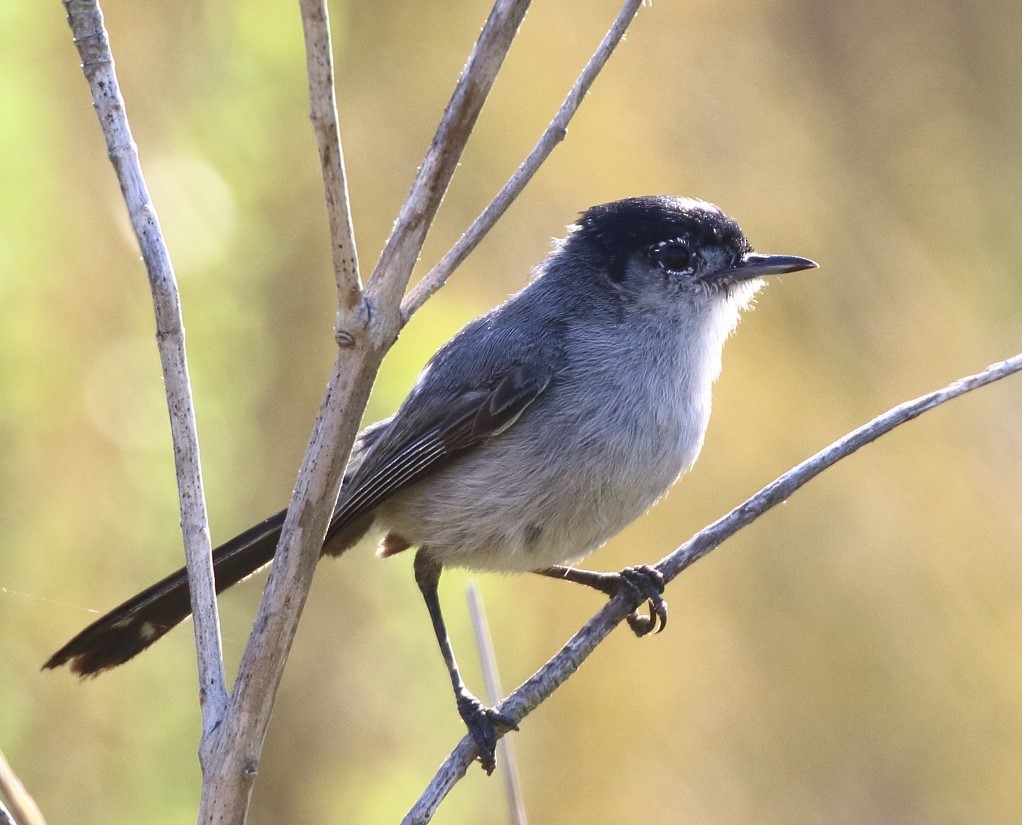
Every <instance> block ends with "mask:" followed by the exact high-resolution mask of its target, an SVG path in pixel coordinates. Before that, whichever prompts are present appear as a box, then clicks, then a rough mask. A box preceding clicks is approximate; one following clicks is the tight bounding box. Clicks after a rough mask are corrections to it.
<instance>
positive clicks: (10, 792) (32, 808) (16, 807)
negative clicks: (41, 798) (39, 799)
mask: <svg viewBox="0 0 1022 825" xmlns="http://www.w3.org/2000/svg"><path fill="white" fill-rule="evenodd" d="M0 794H3V795H4V797H6V798H7V801H8V803H10V806H11V810H10V811H9V812H8V815H9V816H10V818H11V819H12V820H13V821H14V822H16V823H17V825H46V820H45V819H44V818H43V812H42V811H40V810H39V806H38V805H36V804H35V800H34V799H33V798H32V795H31V794H30V793H29V792H28V791H27V790H25V786H24V785H23V784H22V783H21V780H20V779H18V775H17V774H16V773H15V772H14V770H13V769H12V768H11V766H10V765H9V764H8V763H7V760H6V759H5V758H4V755H3V754H2V753H0ZM0 807H2V806H0Z"/></svg>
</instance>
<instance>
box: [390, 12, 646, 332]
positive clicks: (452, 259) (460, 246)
mask: <svg viewBox="0 0 1022 825" xmlns="http://www.w3.org/2000/svg"><path fill="white" fill-rule="evenodd" d="M641 5H642V0H625V4H624V6H622V8H621V11H620V12H619V13H618V16H617V19H616V20H615V21H614V23H613V25H612V26H611V27H610V30H609V31H608V32H607V34H606V35H605V36H604V38H603V40H602V41H601V42H600V45H599V47H598V48H597V49H596V52H595V53H594V54H593V56H592V57H591V58H590V59H589V62H588V63H587V64H586V66H585V68H584V69H583V70H582V73H581V74H580V75H579V76H578V79H577V80H576V81H575V85H574V86H572V87H571V91H570V92H568V96H567V97H566V98H565V99H564V102H563V103H562V104H561V108H560V109H558V111H557V114H556V115H554V119H553V120H552V121H550V125H549V126H547V128H546V131H545V132H543V134H542V136H541V137H540V139H539V141H538V142H537V143H536V146H535V147H534V148H533V150H532V152H530V153H529V156H528V157H527V158H526V159H525V160H524V161H523V162H522V165H521V166H519V167H518V169H517V170H516V171H515V173H514V174H513V175H512V176H511V178H510V180H508V182H507V183H506V184H504V188H503V189H501V190H500V192H498V193H497V196H496V197H495V198H494V199H493V201H491V203H490V205H489V206H487V207H486V209H484V210H483V212H482V214H480V215H479V217H478V218H476V219H475V220H474V221H473V222H472V225H471V226H470V227H469V228H468V229H467V230H465V233H464V234H463V235H462V236H461V238H460V239H459V240H458V242H457V243H456V244H455V245H454V246H453V247H451V249H450V250H449V251H448V252H447V254H446V255H444V257H443V258H441V259H440V261H439V262H438V263H437V265H436V266H434V267H433V268H432V269H431V270H430V271H429V273H427V274H426V276H425V277H423V278H422V280H421V281H419V282H418V283H417V284H416V285H415V287H414V288H413V289H412V290H411V292H409V293H408V295H406V296H405V299H404V301H402V302H401V316H402V318H403V319H404V321H405V322H407V321H408V319H409V318H411V317H412V315H414V314H415V312H416V311H417V310H418V309H419V308H420V307H421V306H422V305H423V304H424V303H425V302H426V300H427V299H428V298H429V297H430V296H431V295H432V294H433V293H434V292H436V291H437V290H438V289H440V287H442V286H443V285H444V284H445V283H446V281H447V279H448V278H449V277H450V276H451V273H453V272H454V270H455V269H457V268H458V267H459V266H460V265H461V262H462V261H464V260H465V258H467V257H468V256H469V254H470V253H471V252H472V250H473V249H475V248H476V246H478V245H479V242H480V241H481V240H482V239H483V238H484V237H485V236H486V233H487V232H489V231H490V229H492V228H493V225H494V224H495V223H496V222H497V221H498V220H500V218H501V216H502V215H503V214H504V213H505V212H506V211H507V209H508V207H509V206H510V205H511V204H512V203H513V202H514V200H515V198H517V197H518V196H519V195H520V194H521V193H522V190H523V189H525V187H526V185H527V184H528V183H529V181H530V180H532V178H533V176H534V175H535V174H536V172H537V171H539V168H540V166H542V165H543V163H544V162H545V161H546V159H547V158H548V157H549V156H550V153H551V152H553V150H554V148H555V147H556V146H557V144H559V143H560V142H561V141H562V140H564V138H565V137H566V136H567V134H568V124H569V123H570V122H571V119H572V118H573V117H574V116H575V112H577V111H578V107H579V106H581V105H582V101H583V100H584V99H585V96H586V95H587V94H588V93H589V88H590V87H591V86H592V85H593V81H595V80H596V77H597V75H599V73H600V72H601V71H603V67H604V66H605V65H606V63H607V61H608V60H609V59H610V56H611V55H612V54H613V53H614V49H615V48H617V45H618V43H620V42H621V39H622V38H623V37H624V35H625V32H626V31H627V29H628V26H629V24H630V23H631V22H632V20H633V19H634V18H635V15H636V13H637V12H638V10H639V6H641Z"/></svg>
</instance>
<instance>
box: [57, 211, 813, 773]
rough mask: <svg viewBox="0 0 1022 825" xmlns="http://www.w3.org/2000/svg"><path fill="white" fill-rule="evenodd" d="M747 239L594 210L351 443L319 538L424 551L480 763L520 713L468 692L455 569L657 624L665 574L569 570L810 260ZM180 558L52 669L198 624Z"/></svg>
mask: <svg viewBox="0 0 1022 825" xmlns="http://www.w3.org/2000/svg"><path fill="white" fill-rule="evenodd" d="M816 266H817V264H816V263H815V262H814V261H812V260H810V259H808V258H801V257H797V256H791V255H767V254H760V253H757V252H755V251H754V250H753V248H752V246H751V245H750V243H749V241H748V240H747V239H746V237H745V234H744V233H743V231H742V229H741V227H740V226H739V225H738V223H737V222H736V221H735V220H734V219H732V218H730V217H729V216H727V215H726V214H725V213H724V212H723V211H721V209H720V208H719V207H717V206H714V205H713V204H710V203H708V202H706V201H702V200H696V199H692V198H681V197H673V196H669V195H652V196H643V197H632V198H625V199H623V200H617V201H613V202H610V203H604V204H600V205H597V206H593V207H591V208H589V209H586V210H585V211H583V212H582V213H580V214H579V216H578V218H577V219H576V221H575V222H574V223H573V224H571V225H570V226H569V227H568V231H567V234H566V236H565V237H564V238H562V239H560V240H556V241H554V244H553V248H552V251H551V252H550V254H549V255H548V256H547V258H546V259H545V260H544V261H543V262H542V263H540V264H539V265H538V266H537V267H536V269H535V270H534V273H533V277H532V279H531V280H530V282H529V283H528V285H527V286H525V287H524V289H522V290H520V291H519V292H517V293H516V294H514V295H512V296H511V297H509V298H508V299H507V300H506V301H504V302H503V303H502V304H500V305H499V306H497V307H496V308H494V309H492V310H490V311H489V312H486V313H485V314H483V315H482V316H480V317H479V318H477V319H475V320H474V321H471V322H470V323H468V324H467V325H466V326H465V327H464V328H463V329H462V330H461V331H460V332H458V333H457V334H456V335H455V336H454V337H453V338H451V339H450V340H449V341H448V342H447V343H446V344H444V345H443V346H442V347H440V349H439V350H438V351H437V352H436V354H435V355H434V356H433V357H432V358H431V359H430V360H429V362H428V363H427V364H426V366H425V367H424V368H423V370H422V372H421V373H420V375H419V377H418V379H417V381H416V383H415V385H414V387H413V388H412V390H411V391H410V393H409V395H408V396H407V398H406V399H405V401H404V402H403V403H402V404H401V405H400V407H399V408H398V410H397V411H396V412H395V413H394V415H392V416H391V417H389V418H386V419H384V420H382V421H379V422H377V423H375V424H372V425H371V426H369V427H367V428H366V429H364V430H363V431H362V432H361V433H360V434H359V435H358V437H357V439H356V441H355V444H354V447H353V449H352V452H351V456H350V459H349V462H348V466H347V468H346V470H345V474H344V480H343V483H342V487H341V492H340V495H339V498H338V501H337V505H336V508H335V510H334V513H333V515H332V518H331V521H330V524H329V528H328V530H327V533H326V538H325V541H324V544H323V549H322V555H323V556H340V555H342V554H343V553H344V552H346V551H347V550H348V549H350V548H351V547H353V546H354V545H356V544H359V543H360V542H362V541H363V539H365V538H367V537H369V536H372V537H374V538H376V539H377V540H378V542H379V550H378V552H379V555H380V556H382V557H390V556H394V555H397V554H399V553H402V552H403V551H405V550H407V549H409V548H413V547H414V548H416V551H415V556H414V561H413V570H414V576H415V581H416V583H417V585H418V587H419V589H420V591H421V593H422V596H423V598H424V600H425V603H426V607H427V609H428V612H429V615H430V619H431V621H432V624H433V628H434V631H435V634H436V637H437V640H438V643H439V645H440V649H441V654H442V656H443V659H444V662H445V664H446V666H447V669H448V672H449V675H450V678H451V683H452V686H453V689H454V693H455V699H456V705H457V709H458V712H459V715H460V716H461V718H462V720H463V721H464V723H465V725H466V727H467V729H468V732H469V733H470V735H471V737H472V739H473V741H474V742H475V745H476V750H477V752H478V757H479V760H480V762H481V763H482V766H483V768H484V769H485V770H486V772H487V773H490V772H492V770H493V768H494V764H495V758H494V752H495V747H496V742H497V739H498V737H499V735H501V734H502V733H503V732H504V731H506V730H508V729H511V728H515V720H514V719H512V718H510V717H508V716H505V715H503V714H501V713H499V712H498V711H497V710H496V709H495V708H490V707H487V706H485V705H484V704H483V703H482V702H481V701H480V700H479V699H477V698H476V697H475V696H474V695H473V694H472V693H471V692H470V691H469V690H468V688H467V687H466V685H465V683H464V681H463V679H462V677H461V675H460V672H459V669H458V666H457V662H456V660H455V657H454V651H453V649H452V647H451V643H450V639H449V638H448V635H447V631H446V627H445V624H444V619H443V615H442V612H441V609H440V601H439V596H438V591H437V587H438V583H439V580H440V574H441V571H442V570H443V568H445V567H463V568H468V569H470V570H476V571H498V572H535V573H540V574H542V575H545V576H550V577H554V578H559V579H564V580H567V581H573V582H577V583H580V584H584V585H587V586H589V587H592V588H595V589H597V590H599V591H601V592H603V593H605V594H607V595H608V596H614V595H616V594H618V593H622V592H623V593H625V594H626V595H627V596H628V597H629V599H630V600H631V603H632V604H635V605H637V606H639V607H641V606H642V605H644V604H647V605H648V611H647V612H648V615H645V614H644V613H642V612H640V610H639V608H638V607H637V608H636V611H635V612H633V613H632V614H631V615H630V616H629V617H628V623H629V625H630V626H631V628H632V630H633V631H634V632H635V633H636V635H639V636H642V635H645V634H646V633H649V632H651V631H653V630H656V631H660V630H663V628H664V626H665V625H666V622H667V603H666V601H665V600H664V599H663V596H662V592H663V587H664V584H663V578H662V576H661V575H660V574H659V573H658V572H657V571H656V570H655V568H653V567H650V566H646V565H638V566H635V567H629V568H625V569H624V570H622V571H620V572H618V573H598V572H594V571H589V570H584V569H581V568H578V567H575V566H574V565H575V563H576V562H578V561H580V560H581V559H582V558H584V557H585V556H587V555H589V554H590V553H591V552H592V551H594V550H596V549H597V548H598V547H600V546H601V545H602V544H604V543H605V542H606V541H607V540H608V539H609V538H611V537H612V536H614V535H615V534H617V533H618V532H620V531H621V530H622V529H624V528H625V527H626V526H627V525H628V524H630V523H631V522H632V521H634V520H635V519H637V518H638V517H639V516H641V515H642V514H643V513H644V512H645V511H646V510H647V509H649V507H651V506H652V505H653V504H654V503H655V502H656V501H657V500H658V499H659V498H660V497H661V496H662V495H663V494H664V493H665V492H666V491H667V490H668V489H669V488H670V487H671V485H673V484H674V482H675V481H676V480H677V479H678V478H679V477H680V476H681V475H682V474H683V473H684V472H685V471H686V470H688V469H689V468H690V467H691V466H692V465H693V463H694V462H695V460H696V458H697V457H698V455H699V452H700V449H701V447H702V444H703V440H704V435H705V432H706V428H707V424H708V421H709V417H710V406H711V404H710V402H711V388H712V385H713V383H714V381H715V380H716V379H717V377H718V376H719V374H720V370H721V358H722V351H723V347H724V343H725V341H726V339H727V338H728V337H729V336H730V335H731V333H732V332H733V331H734V329H735V327H736V325H737V323H738V320H739V317H740V315H741V313H742V311H743V310H745V309H746V308H747V307H749V305H750V304H751V303H752V301H753V298H754V296H755V295H756V293H757V292H758V291H759V290H760V288H761V287H762V286H763V283H764V282H763V278H764V277H766V276H771V275H779V274H784V273H790V272H796V271H799V270H806V269H812V268H815V267H816ZM286 512H287V511H286V510H284V511H281V512H280V513H277V514H276V515H273V516H271V517H269V518H267V519H265V520H264V521H262V522H260V523H259V524H257V525H255V526H254V527H252V528H250V529H248V530H246V531H245V532H243V533H241V534H239V535H238V536H235V537H234V538H232V539H231V540H230V541H228V542H226V543H225V544H223V545H221V546H219V547H217V548H216V549H215V550H214V551H213V569H214V574H215V578H216V590H217V592H218V593H219V592H222V591H223V590H225V589H227V588H229V587H231V586H232V585H233V584H236V583H237V582H239V581H241V580H242V579H244V578H246V577H248V576H249V575H251V574H252V573H254V572H255V571H256V570H258V569H259V568H261V567H263V566H264V565H266V564H267V563H269V562H270V561H271V560H272V558H273V555H274V553H275V550H276V546H277V541H278V539H279V537H280V533H281V528H282V526H283V522H284V517H285V515H286ZM190 612H191V605H190V601H189V594H188V579H187V574H186V571H185V570H184V569H183V568H182V569H181V570H178V571H176V572H174V573H172V574H170V575H169V576H167V577H166V578H164V579H162V580H161V581H159V582H157V583H156V584H154V585H152V586H151V587H149V588H147V589H145V590H143V591H142V592H141V593H139V594H137V595H136V596H134V597H132V598H131V599H128V600H127V601H126V602H124V603H123V604H121V605H120V606H119V607H116V608H114V609H113V610H112V611H110V612H109V613H107V614H106V615H104V616H103V617H101V618H100V619H98V620H96V621H95V622H93V623H92V624H90V625H89V626H88V627H86V628H85V629H84V630H82V631H81V632H80V633H78V634H77V635H76V636H75V637H74V638H73V639H71V640H70V641H69V642H68V643H67V644H65V645H64V646H63V647H61V648H60V650H58V651H57V652H56V653H54V654H53V655H52V656H51V657H50V658H49V659H48V660H47V661H46V663H45V664H44V666H43V667H44V668H56V667H60V666H62V665H65V664H66V665H68V666H69V668H70V670H71V671H72V672H74V673H77V674H79V675H81V676H93V675H96V674H98V673H100V672H102V671H105V670H108V669H110V668H112V667H115V666H117V665H120V664H122V663H124V662H126V661H128V660H129V659H131V658H132V657H134V656H135V655H137V654H138V653H141V652H142V651H143V650H145V649H146V648H148V647H149V646H150V645H152V644H153V643H154V642H156V641H157V640H158V639H160V638H161V637H162V636H163V635H164V634H166V633H167V632H168V631H169V630H171V629H172V628H173V627H174V626H175V625H177V624H178V623H180V622H181V621H182V620H183V619H185V618H186V617H188V616H189V615H190Z"/></svg>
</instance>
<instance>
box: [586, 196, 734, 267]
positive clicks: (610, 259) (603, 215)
mask: <svg viewBox="0 0 1022 825" xmlns="http://www.w3.org/2000/svg"><path fill="white" fill-rule="evenodd" d="M679 238H683V239H685V240H686V242H687V243H689V244H690V245H692V246H694V247H696V248H698V247H701V246H719V247H724V248H730V249H731V250H732V251H733V252H734V254H735V258H736V259H738V258H740V257H741V256H742V255H744V254H746V253H747V252H750V251H751V250H752V247H751V246H750V244H749V242H748V240H746V238H745V235H744V234H743V232H742V230H741V227H739V226H738V223H737V222H736V221H735V220H734V219H733V218H730V217H728V216H727V215H725V214H724V213H723V212H721V211H720V209H719V208H718V207H716V206H714V205H713V204H712V203H707V202H705V201H700V200H694V199H691V198H675V197H670V196H667V195H648V196H645V197H639V198H626V199H624V200H619V201H614V202H612V203H604V204H600V205H599V206H593V207H591V208H589V209H587V210H586V211H585V212H583V213H582V214H581V215H580V216H579V218H578V221H577V222H576V224H575V226H574V230H573V232H572V234H571V235H570V236H569V238H568V244H569V246H571V247H574V248H575V249H576V250H579V251H583V250H584V251H585V252H588V253H589V254H590V255H595V256H598V257H599V258H601V259H603V261H605V262H606V264H607V265H608V266H609V269H610V271H611V273H612V274H613V272H614V271H615V270H619V269H621V268H623V267H624V266H625V265H626V263H627V261H628V259H629V258H631V257H632V256H633V255H635V254H637V253H639V252H642V251H643V250H645V249H646V248H647V247H649V246H651V245H653V244H656V243H660V242H662V241H670V240H674V239H679Z"/></svg>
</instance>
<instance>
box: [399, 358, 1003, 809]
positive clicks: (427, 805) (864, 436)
mask: <svg viewBox="0 0 1022 825" xmlns="http://www.w3.org/2000/svg"><path fill="white" fill-rule="evenodd" d="M1020 371H1022V353H1020V354H1018V355H1016V356H1014V357H1012V358H1009V359H1007V360H1005V361H1001V362H999V363H996V364H992V365H991V366H989V367H987V369H985V370H984V371H983V372H980V373H977V374H976V375H970V376H966V377H965V378H960V379H959V380H957V381H955V382H953V383H951V384H948V385H947V386H946V387H944V388H943V389H940V390H936V391H935V392H931V393H928V394H927V395H924V396H921V397H919V398H916V399H915V400H913V401H907V402H905V403H904V404H899V405H898V406H897V407H894V408H893V409H890V410H888V411H887V412H885V413H884V414H883V415H880V416H877V417H876V418H874V419H873V420H872V421H870V422H868V423H867V424H864V425H863V426H861V427H859V428H858V429H856V430H853V431H852V432H850V433H848V435H846V436H844V437H843V438H840V439H838V440H837V441H835V442H834V443H833V444H831V445H830V446H828V447H826V448H824V449H823V450H821V451H820V452H818V453H817V454H816V455H814V456H812V457H811V458H809V459H807V460H805V461H803V462H802V463H801V464H799V465H798V466H797V467H794V468H793V469H791V470H789V471H788V472H787V473H785V474H784V475H782V476H781V477H780V478H778V479H776V480H775V481H773V482H771V483H770V484H768V485H767V486H766V487H764V488H763V489H762V490H760V491H759V492H758V493H756V494H755V495H754V496H752V497H751V498H750V499H748V500H747V501H745V502H743V503H742V504H740V505H738V506H737V507H736V508H735V509H733V510H732V511H731V512H730V513H728V514H727V515H726V516H724V517H723V518H720V519H718V520H717V521H715V522H714V523H713V524H711V525H709V526H708V527H706V528H704V529H703V530H701V531H700V532H698V533H697V534H696V535H694V536H693V537H692V538H691V539H689V540H688V541H687V542H685V544H683V545H682V546H681V547H679V548H677V549H676V550H674V551H673V552H672V553H670V554H669V555H667V556H665V557H664V558H663V559H661V560H660V561H659V562H658V563H657V565H656V567H657V569H658V570H659V571H660V572H661V573H663V575H664V579H665V580H666V581H671V580H672V579H674V578H675V577H676V576H677V575H678V574H679V573H681V571H682V570H684V569H685V568H686V567H688V566H689V565H691V564H692V563H693V562H696V561H698V560H699V559H700V558H702V557H703V556H705V555H706V554H707V553H709V552H710V551H711V550H713V549H714V548H716V547H717V546H718V545H720V544H721V543H722V542H723V541H724V540H725V539H727V538H729V537H730V536H732V535H734V534H735V533H736V532H738V531H739V530H741V529H742V528H743V527H745V526H747V525H749V524H751V523H752V522H753V521H755V520H756V519H757V518H759V517H760V516H761V515H763V513H765V512H766V511H767V510H769V509H771V508H772V507H774V506H775V505H777V504H780V503H781V502H782V501H785V500H787V499H788V498H789V497H790V496H791V494H792V493H794V492H795V491H796V490H798V489H799V488H800V487H802V486H803V485H804V484H806V483H807V482H808V481H810V480H811V479H813V478H815V477H816V476H818V475H819V474H820V473H822V472H823V471H824V470H826V469H827V468H828V467H831V466H832V465H834V464H836V463H837V462H838V461H840V460H841V459H842V458H845V457H847V456H849V455H851V454H852V453H854V452H855V451H856V450H858V449H859V448H861V447H864V446H865V445H866V444H869V443H870V442H871V441H875V440H876V439H878V438H880V437H881V436H882V435H885V434H887V433H889V432H890V431H891V430H893V429H894V428H895V427H899V426H901V425H902V424H904V423H906V422H908V421H911V420H913V419H914V418H917V417H919V416H920V415H922V414H923V413H924V412H926V411H928V410H932V409H933V408H934V407H936V406H938V405H940V404H943V403H945V402H947V401H950V400H951V399H953V398H957V397H958V396H960V395H964V394H965V393H967V392H971V391H972V390H976V389H979V388H980V387H983V386H986V385H987V384H990V383H993V382H994V381H999V380H1000V379H1002V378H1005V377H1007V376H1009V375H1011V374H1013V373H1016V372H1020ZM634 608H635V605H634V604H628V603H627V601H626V600H625V599H624V598H623V597H620V596H617V597H614V598H613V599H611V600H610V601H608V602H607V604H605V605H604V606H603V608H602V609H601V610H600V611H599V612H598V613H597V614H596V615H595V616H593V618H592V619H590V620H589V621H588V622H587V623H586V625H585V626H584V627H583V628H582V629H581V630H579V631H578V633H576V634H575V635H574V636H572V638H571V639H570V640H569V641H568V643H567V644H565V645H564V647H562V648H561V650H560V651H558V652H557V653H556V654H555V655H554V656H553V657H552V658H551V659H550V660H549V661H548V662H547V663H546V664H544V665H543V667H541V668H540V669H539V670H538V671H536V673H535V674H533V675H532V676H531V677H530V678H529V679H527V680H526V681H525V682H523V683H522V684H521V685H520V686H519V687H518V688H516V689H515V690H514V692H512V693H511V695H510V696H508V698H507V699H505V700H504V701H503V702H501V704H500V706H499V707H498V710H499V712H500V713H502V714H505V715H508V716H510V717H511V718H512V719H515V720H518V721H519V722H520V721H521V720H522V719H524V718H525V717H526V716H527V715H528V714H529V713H531V712H532V711H533V710H534V709H535V708H537V707H538V706H539V705H540V704H541V703H542V702H544V701H545V700H546V699H547V698H549V697H550V695H551V694H552V693H553V692H554V691H555V690H557V688H559V687H560V686H561V685H562V684H563V683H564V682H565V681H566V680H567V679H568V677H569V676H571V674H573V673H574V672H575V671H576V670H578V668H579V666H580V665H581V664H582V662H584V661H585V660H586V658H587V657H588V656H589V654H590V653H592V652H593V651H594V650H595V649H596V647H597V646H598V645H599V644H600V642H602V641H603V640H604V639H605V638H606V637H607V636H608V635H609V634H610V632H611V631H612V630H613V629H614V628H615V627H617V625H618V624H620V623H621V621H623V620H624V618H625V617H626V616H627V615H628V614H629V613H630V612H631V611H632V610H633V609H634ZM475 756H476V751H475V746H474V744H473V743H472V740H471V738H470V737H468V736H466V737H464V738H463V739H462V740H461V742H459V743H458V745H457V747H455V749H454V750H453V751H452V752H451V754H450V756H448V757H447V759H446V760H444V763H443V764H442V765H441V766H440V769H439V771H437V774H436V776H434V777H433V779H432V781H431V782H430V783H429V785H428V786H427V787H426V790H425V791H424V792H423V794H422V796H420V797H419V799H418V801H417V802H416V803H415V806H414V807H413V808H412V809H411V811H409V813H408V815H407V816H406V817H405V818H404V820H402V822H403V825H421V823H426V822H429V820H430V819H431V818H432V816H433V813H434V812H435V811H436V809H437V807H438V806H439V804H440V803H441V802H442V801H443V799H444V798H445V797H446V796H447V794H448V793H450V791H451V789H452V788H453V787H454V785H455V784H457V782H458V780H459V779H461V777H463V776H464V775H465V771H466V770H467V769H468V766H469V765H470V764H471V763H472V760H473V759H475Z"/></svg>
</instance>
